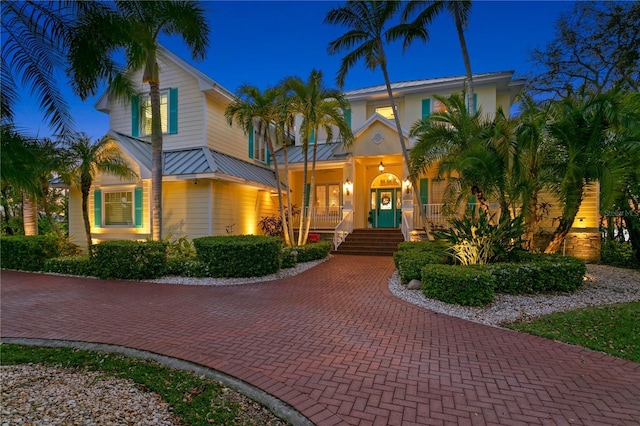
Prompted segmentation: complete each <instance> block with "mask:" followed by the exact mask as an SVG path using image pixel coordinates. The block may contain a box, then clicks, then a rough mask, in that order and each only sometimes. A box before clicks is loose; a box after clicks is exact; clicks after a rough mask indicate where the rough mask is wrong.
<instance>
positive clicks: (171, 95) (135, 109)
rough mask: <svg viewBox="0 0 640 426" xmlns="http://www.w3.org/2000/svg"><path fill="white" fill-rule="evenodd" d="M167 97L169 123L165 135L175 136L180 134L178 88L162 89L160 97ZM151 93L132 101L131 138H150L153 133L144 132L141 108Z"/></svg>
mask: <svg viewBox="0 0 640 426" xmlns="http://www.w3.org/2000/svg"><path fill="white" fill-rule="evenodd" d="M163 95H166V96H167V103H166V105H167V107H166V108H167V120H166V121H167V123H166V129H167V130H166V131H165V132H162V134H163V135H174V134H177V133H178V88H177V87H173V88H168V89H161V90H160V96H161V97H162V96H163ZM149 96H150V95H149V93H148V92H145V93H139V94H137V95H135V96H134V97H133V98H132V99H131V136H133V137H149V136H151V133H143V132H142V130H143V129H142V125H143V120H142V115H143V114H142V110H141V106H142V104H143V101H144V100H145V99H148V98H149Z"/></svg>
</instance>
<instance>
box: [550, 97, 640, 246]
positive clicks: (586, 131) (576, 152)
mask: <svg viewBox="0 0 640 426" xmlns="http://www.w3.org/2000/svg"><path fill="white" fill-rule="evenodd" d="M624 105H625V103H624V97H623V96H621V94H620V92H619V91H618V90H611V91H608V92H606V93H601V94H589V93H586V92H585V91H580V92H577V93H572V94H571V95H570V96H568V97H566V98H564V99H562V100H560V101H557V102H554V103H553V105H552V106H551V110H550V122H549V123H548V124H547V131H548V132H549V134H550V135H551V137H553V138H554V140H555V142H556V143H557V144H559V146H560V147H561V149H562V154H563V155H562V156H560V157H559V158H558V165H557V167H558V170H559V180H558V184H557V188H556V189H557V191H556V193H557V195H558V196H559V199H560V202H561V204H562V208H563V210H562V217H561V218H560V221H559V223H558V227H557V228H556V230H555V231H554V233H553V236H552V238H551V241H550V242H549V244H548V246H547V248H546V249H545V252H546V253H554V252H556V251H557V250H558V249H559V247H560V244H561V243H562V241H563V240H564V237H565V236H566V235H567V234H568V233H569V230H570V229H571V226H572V224H573V222H574V219H575V217H576V215H577V213H578V209H579V208H580V204H581V203H582V197H583V194H584V189H585V187H586V185H587V184H589V183H591V182H594V181H598V182H599V183H600V198H601V203H602V204H604V205H611V202H612V199H613V197H614V196H615V195H616V194H618V193H620V191H622V189H623V188H624V186H625V183H626V180H625V175H626V174H627V172H628V170H630V169H631V170H632V169H633V167H634V164H633V161H634V160H635V161H636V162H637V156H636V158H633V156H630V155H629V151H628V147H629V146H630V145H629V144H626V143H624V142H625V141H624V139H625V138H624V137H622V136H624V135H625V132H624V131H623V129H624V128H625V127H626V126H628V125H629V124H630V123H633V122H634V120H636V123H637V119H638V108H637V106H636V107H635V108H632V109H627V108H625V107H624ZM636 125H637V124H636ZM631 146H632V145H631ZM625 147H626V148H625ZM625 149H626V150H627V152H625Z"/></svg>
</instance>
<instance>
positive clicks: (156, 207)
mask: <svg viewBox="0 0 640 426" xmlns="http://www.w3.org/2000/svg"><path fill="white" fill-rule="evenodd" d="M149 98H150V100H151V213H152V214H151V238H152V239H153V240H155V241H160V240H162V122H161V116H160V84H159V83H158V82H157V81H149Z"/></svg>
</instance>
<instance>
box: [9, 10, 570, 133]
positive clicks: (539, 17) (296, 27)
mask: <svg viewBox="0 0 640 426" xmlns="http://www.w3.org/2000/svg"><path fill="white" fill-rule="evenodd" d="M342 4H343V2H339V1H278V2H275V1H224V2H223V1H207V2H204V7H205V8H206V9H207V17H208V19H209V23H210V26H211V38H210V47H209V53H208V55H207V57H206V59H205V60H204V61H201V62H195V61H193V60H192V59H191V57H190V55H189V53H188V51H187V49H186V47H185V45H184V44H183V42H182V41H181V40H180V39H179V38H177V37H173V38H164V37H163V38H161V40H160V41H161V44H163V45H164V46H165V47H167V48H169V49H170V50H172V51H173V52H175V53H176V54H178V55H179V56H180V57H181V58H183V59H185V60H187V61H189V62H190V63H192V64H194V65H195V66H196V67H197V68H198V69H200V70H202V71H203V72H204V73H205V74H207V75H208V76H209V77H211V78H212V79H213V80H215V81H217V82H218V83H220V84H221V85H222V86H224V87H226V88H227V89H228V90H230V91H231V92H235V91H236V89H237V88H238V86H239V85H241V84H243V83H248V84H253V85H256V86H258V87H260V88H262V89H264V88H265V87H267V86H271V85H275V84H277V83H278V82H279V81H280V80H281V79H283V78H284V77H287V76H292V75H297V76H300V77H302V78H303V79H304V80H306V79H307V77H308V75H309V73H310V71H311V70H312V69H314V68H316V69H320V70H322V71H323V72H324V77H325V81H326V83H327V85H330V86H331V87H336V86H335V75H336V72H337V70H338V68H339V66H340V60H341V58H342V56H343V54H339V55H335V56H329V55H328V54H327V45H328V43H329V42H330V41H332V40H334V39H336V38H337V37H339V36H340V35H342V34H344V33H345V32H346V31H347V30H346V29H345V28H341V27H337V26H330V25H326V24H324V23H323V22H324V18H325V16H326V14H327V12H328V11H329V10H330V9H332V8H334V7H338V6H340V5H342ZM571 8H572V2H558V1H474V3H473V7H472V13H471V16H470V25H469V28H468V30H467V31H466V33H465V36H466V40H467V47H468V49H469V54H470V57H471V67H472V70H473V72H474V74H475V73H483V72H493V71H508V70H513V71H515V73H516V75H515V77H516V78H519V77H520V78H524V77H526V76H527V74H529V73H530V72H535V70H533V69H532V64H531V63H530V62H529V57H530V51H531V50H532V49H533V48H536V47H544V46H545V45H546V44H547V42H549V41H550V40H551V39H552V38H553V36H554V24H555V22H556V20H557V18H558V16H559V14H560V13H561V12H565V11H570V10H571ZM387 55H388V57H389V75H390V78H391V80H392V81H405V80H416V79H424V78H435V77H444V76H456V75H464V73H465V70H464V64H463V62H462V55H461V52H460V45H459V43H458V38H457V35H456V31H455V26H454V23H453V19H452V18H451V17H450V16H449V15H447V14H443V15H441V16H439V17H438V18H436V20H435V21H434V23H433V25H432V26H431V27H430V40H429V42H427V43H426V44H424V43H422V42H420V41H416V42H415V43H414V44H413V45H412V46H411V47H410V48H409V49H408V50H407V51H406V52H404V54H403V52H402V46H401V43H400V42H398V43H395V44H392V45H390V46H388V48H387ZM383 83H384V80H383V77H382V73H381V72H380V70H379V69H378V70H376V71H370V70H368V69H366V68H365V66H364V64H363V63H358V64H357V65H356V66H355V67H354V68H352V70H351V71H350V72H349V74H348V76H347V79H346V84H345V89H346V90H349V89H355V88H361V87H367V86H372V85H377V84H383ZM60 86H61V87H62V88H63V90H64V93H65V94H66V96H67V99H69V102H70V103H71V106H72V114H73V116H74V120H75V125H76V128H77V130H78V131H82V132H85V133H86V134H87V135H89V136H90V137H91V138H92V139H97V138H100V137H102V136H104V135H105V134H106V133H107V131H108V127H109V123H108V116H107V115H106V114H104V113H101V112H98V111H96V110H95V108H94V104H95V102H96V100H97V98H98V96H96V97H94V98H91V99H89V100H87V101H85V102H82V101H80V100H79V99H78V98H76V97H75V96H74V95H73V93H72V91H71V90H70V89H69V88H68V86H69V85H68V84H67V81H66V79H65V77H64V76H61V77H60ZM16 125H17V127H19V128H21V129H24V130H25V131H26V133H27V134H30V135H33V136H35V135H39V136H49V135H50V134H51V131H50V129H48V128H47V126H46V124H44V122H43V119H42V116H41V115H40V114H39V112H38V109H37V105H36V104H35V101H34V100H33V99H32V98H31V97H30V96H29V94H28V93H25V94H24V95H23V100H22V102H21V103H20V104H19V105H18V106H17V108H16Z"/></svg>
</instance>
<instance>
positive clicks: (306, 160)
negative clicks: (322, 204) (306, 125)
mask: <svg viewBox="0 0 640 426" xmlns="http://www.w3.org/2000/svg"><path fill="white" fill-rule="evenodd" d="M303 143H305V142H304V141H303ZM302 152H303V154H304V162H303V164H304V165H303V168H302V210H301V212H300V226H299V227H298V245H299V246H301V245H302V237H303V233H304V224H305V223H306V220H307V216H308V215H309V208H310V205H307V204H311V203H310V202H309V203H307V199H309V201H311V196H310V195H308V194H307V192H308V191H310V190H308V189H307V179H308V172H307V168H308V167H309V141H308V136H307V142H306V146H303V147H302Z"/></svg>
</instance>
